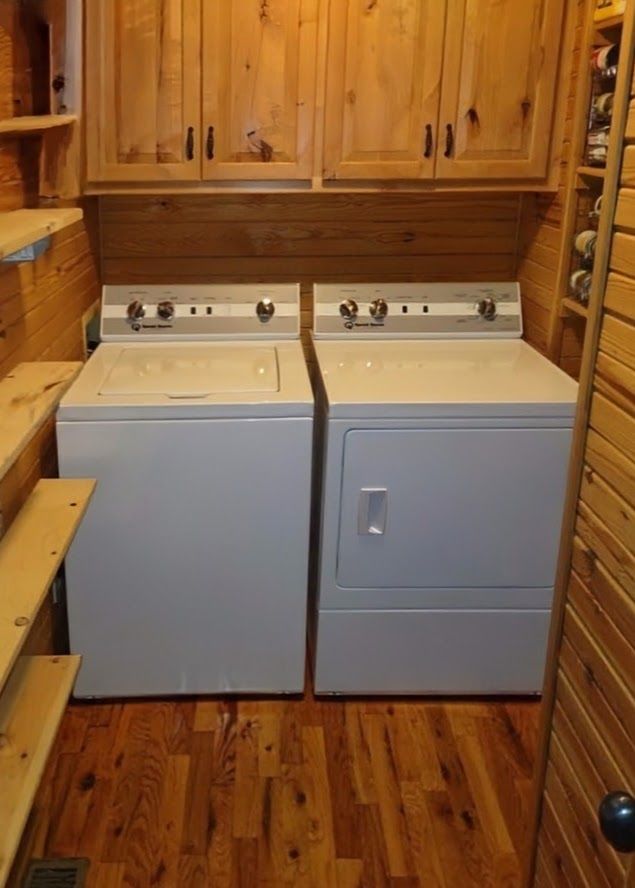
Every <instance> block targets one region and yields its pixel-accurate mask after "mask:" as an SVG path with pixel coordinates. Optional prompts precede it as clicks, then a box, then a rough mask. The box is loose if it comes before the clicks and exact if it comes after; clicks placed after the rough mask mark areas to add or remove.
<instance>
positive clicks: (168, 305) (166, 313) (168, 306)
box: [157, 299, 174, 321]
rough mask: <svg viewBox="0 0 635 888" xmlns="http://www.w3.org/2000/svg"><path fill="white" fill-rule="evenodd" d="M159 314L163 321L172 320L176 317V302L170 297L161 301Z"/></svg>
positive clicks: (158, 309) (158, 306)
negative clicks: (171, 300)
mask: <svg viewBox="0 0 635 888" xmlns="http://www.w3.org/2000/svg"><path fill="white" fill-rule="evenodd" d="M157 314H158V315H159V317H160V318H161V320H162V321H171V320H172V318H173V317H174V303H173V302H170V300H169V299H166V300H164V301H163V302H159V304H158V305H157Z"/></svg>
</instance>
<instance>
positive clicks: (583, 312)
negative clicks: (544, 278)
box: [562, 296, 589, 318]
mask: <svg viewBox="0 0 635 888" xmlns="http://www.w3.org/2000/svg"><path fill="white" fill-rule="evenodd" d="M562 308H563V310H564V311H565V313H567V314H568V313H570V312H571V313H573V314H576V315H579V316H580V317H581V318H586V317H587V315H588V313H589V312H588V309H587V307H586V305H582V303H581V302H577V301H576V300H575V299H569V297H568V296H565V298H564V299H563V300H562Z"/></svg>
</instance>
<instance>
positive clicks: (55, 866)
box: [23, 858, 89, 888]
mask: <svg viewBox="0 0 635 888" xmlns="http://www.w3.org/2000/svg"><path fill="white" fill-rule="evenodd" d="M88 864H89V861H88V860H86V859H85V858H77V859H72V860H71V859H68V860H32V861H31V863H30V865H29V869H28V872H27V874H26V877H25V880H24V883H23V888H84V886H85V884H86V874H87V872H88Z"/></svg>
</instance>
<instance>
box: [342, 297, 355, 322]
mask: <svg viewBox="0 0 635 888" xmlns="http://www.w3.org/2000/svg"><path fill="white" fill-rule="evenodd" d="M358 311H359V306H358V304H357V303H356V302H355V300H354V299H345V300H344V302H342V303H340V314H341V315H342V317H343V318H346V320H348V321H352V320H353V318H356V317H357V313H358Z"/></svg>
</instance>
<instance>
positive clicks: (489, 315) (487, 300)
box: [476, 296, 497, 321]
mask: <svg viewBox="0 0 635 888" xmlns="http://www.w3.org/2000/svg"><path fill="white" fill-rule="evenodd" d="M476 310H477V312H478V313H479V315H480V316H481V317H482V318H485V320H486V321H493V320H494V318H495V317H496V313H497V308H496V300H495V299H494V298H493V297H492V296H484V297H483V299H479V301H478V302H477V303H476Z"/></svg>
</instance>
